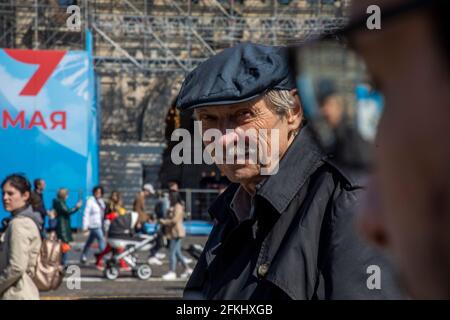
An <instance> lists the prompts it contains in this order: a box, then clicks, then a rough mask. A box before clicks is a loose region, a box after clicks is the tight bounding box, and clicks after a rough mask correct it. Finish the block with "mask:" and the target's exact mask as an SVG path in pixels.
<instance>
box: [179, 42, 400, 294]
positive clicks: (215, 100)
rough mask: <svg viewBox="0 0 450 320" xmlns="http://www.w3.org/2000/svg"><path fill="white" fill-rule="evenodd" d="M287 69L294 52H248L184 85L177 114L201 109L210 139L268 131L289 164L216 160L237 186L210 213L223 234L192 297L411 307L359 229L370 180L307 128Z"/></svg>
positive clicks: (202, 262) (191, 288)
mask: <svg viewBox="0 0 450 320" xmlns="http://www.w3.org/2000/svg"><path fill="white" fill-rule="evenodd" d="M287 61H288V60H287V52H286V48H283V47H270V46H263V45H255V44H249V43H247V44H240V45H237V46H235V47H233V48H230V49H225V50H224V51H223V52H221V53H219V54H218V55H216V56H214V57H212V58H210V59H209V60H207V61H206V62H204V63H203V64H201V65H200V66H199V67H198V68H197V69H195V70H194V71H193V72H191V74H189V75H188V76H187V78H186V79H185V81H184V83H183V85H182V88H181V90H180V93H179V95H178V98H177V107H178V108H180V109H181V110H187V109H195V115H196V117H197V119H198V120H200V121H201V125H202V130H203V131H206V130H208V129H218V131H219V133H220V137H218V142H219V143H220V146H221V147H227V146H229V144H230V143H233V144H234V143H236V142H239V139H241V137H242V132H246V131H247V130H249V129H256V130H257V131H258V130H261V129H267V130H270V132H269V136H270V137H269V136H266V137H269V139H266V142H267V144H266V147H267V150H275V149H277V150H278V154H279V157H278V158H276V157H274V158H270V161H269V162H257V163H253V162H251V161H249V159H248V158H246V161H245V163H243V164H239V163H236V162H235V163H226V162H223V161H222V159H220V158H219V157H218V156H217V153H214V152H213V153H211V155H212V157H213V158H214V159H215V160H216V164H217V165H218V167H219V168H220V170H221V171H222V172H223V173H224V174H225V175H226V176H227V178H228V179H229V180H230V181H231V182H233V183H232V184H231V185H230V186H229V187H228V188H227V189H226V190H225V191H224V192H223V193H222V194H221V195H220V196H219V197H218V198H217V200H216V201H215V202H214V203H213V205H212V206H211V208H210V209H209V212H210V214H211V217H212V218H213V219H214V221H215V225H214V228H213V230H212V232H211V234H210V236H209V239H208V241H207V243H206V245H205V249H204V251H203V253H202V255H201V256H200V259H199V261H198V263H197V265H196V267H195V269H194V272H193V274H192V276H191V277H190V279H189V281H188V283H187V285H186V288H185V291H184V297H185V298H188V299H197V298H198V299H395V298H401V297H402V293H401V292H400V291H399V289H398V288H397V286H396V283H395V280H394V277H393V271H392V269H391V267H390V265H389V263H388V262H387V261H386V259H385V257H384V256H382V255H381V254H380V253H379V252H377V251H376V250H375V249H373V248H372V247H369V246H368V245H366V243H364V242H362V241H361V240H360V239H359V237H358V235H357V233H356V231H355V228H354V224H353V217H354V209H355V208H356V207H357V205H358V202H359V198H360V195H361V193H362V192H363V184H362V181H363V179H362V178H363V177H360V176H355V175H353V174H352V173H347V172H346V171H345V170H342V169H341V168H340V167H339V166H338V165H336V164H335V163H334V161H333V158H332V157H330V156H328V155H327V154H324V153H323V152H322V150H321V149H320V148H319V147H318V145H317V143H316V141H315V140H314V139H313V136H312V134H311V133H310V131H309V129H308V127H307V126H303V125H302V120H303V116H302V109H301V105H300V101H299V97H298V95H297V91H296V90H295V80H294V79H293V75H292V74H291V73H290V71H289V69H288V66H287ZM227 129H233V130H232V131H227ZM275 132H276V133H278V136H279V138H278V140H277V139H274V140H273V139H272V137H273V135H275ZM259 137H260V138H261V137H263V136H259ZM204 143H205V145H207V146H209V145H210V144H211V143H213V142H211V141H209V142H208V141H204ZM215 143H217V141H215ZM248 150H250V149H248ZM249 152H250V151H248V154H249ZM248 154H246V155H248ZM275 154H276V153H275ZM234 159H236V158H234ZM263 169H269V170H263Z"/></svg>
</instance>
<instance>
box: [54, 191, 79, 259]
mask: <svg viewBox="0 0 450 320" xmlns="http://www.w3.org/2000/svg"><path fill="white" fill-rule="evenodd" d="M68 196H69V191H68V190H67V189H66V188H61V189H59V190H58V193H57V196H56V199H53V210H55V213H56V236H57V238H58V239H59V240H61V242H62V257H61V263H62V264H63V266H66V260H67V252H68V251H69V249H70V242H72V241H73V238H72V226H71V223H70V216H71V215H72V214H74V213H75V212H77V211H78V210H79V209H80V208H81V206H82V205H83V201H82V200H79V201H78V202H77V204H76V206H75V207H73V208H72V209H70V208H69V207H68V206H67V203H66V201H67V198H68Z"/></svg>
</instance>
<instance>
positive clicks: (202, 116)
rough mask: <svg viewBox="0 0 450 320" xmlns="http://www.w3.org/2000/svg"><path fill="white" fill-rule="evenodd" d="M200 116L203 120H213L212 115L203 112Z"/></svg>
mask: <svg viewBox="0 0 450 320" xmlns="http://www.w3.org/2000/svg"><path fill="white" fill-rule="evenodd" d="M199 118H200V120H201V121H211V120H213V117H211V116H210V115H208V114H202V115H200V116H199Z"/></svg>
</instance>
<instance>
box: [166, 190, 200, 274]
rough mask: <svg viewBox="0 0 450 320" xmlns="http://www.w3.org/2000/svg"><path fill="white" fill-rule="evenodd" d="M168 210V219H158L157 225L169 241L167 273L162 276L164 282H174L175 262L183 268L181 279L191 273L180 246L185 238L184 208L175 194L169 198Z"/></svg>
mask: <svg viewBox="0 0 450 320" xmlns="http://www.w3.org/2000/svg"><path fill="white" fill-rule="evenodd" d="M169 199H170V210H169V214H168V217H167V218H165V219H160V220H159V223H160V224H162V225H163V226H164V227H165V230H166V237H167V239H168V240H169V268H170V269H169V272H167V273H166V274H164V275H163V276H162V278H163V279H164V280H174V279H176V278H177V274H176V267H177V262H180V263H181V264H182V266H183V268H184V272H183V273H182V274H181V275H180V277H181V278H187V277H189V276H190V274H191V273H192V269H191V268H190V267H189V265H188V264H187V262H186V261H185V259H184V257H183V255H182V253H181V244H182V240H183V238H184V237H185V236H186V230H185V229H184V226H183V220H184V206H183V202H182V201H181V200H180V198H179V197H178V195H177V193H176V192H173V193H171V194H170V196H169Z"/></svg>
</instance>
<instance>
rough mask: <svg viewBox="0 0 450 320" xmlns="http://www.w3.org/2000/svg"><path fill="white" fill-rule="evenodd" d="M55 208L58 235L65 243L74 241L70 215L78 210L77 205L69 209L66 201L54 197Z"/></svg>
mask: <svg viewBox="0 0 450 320" xmlns="http://www.w3.org/2000/svg"><path fill="white" fill-rule="evenodd" d="M53 209H54V210H55V212H56V221H57V223H56V235H57V237H58V239H59V240H61V241H62V242H64V243H69V242H72V241H73V238H72V227H71V224H70V216H71V215H72V214H74V213H75V212H77V211H78V208H77V207H74V208H72V209H69V207H67V204H66V202H65V201H63V200H61V199H53Z"/></svg>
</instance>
